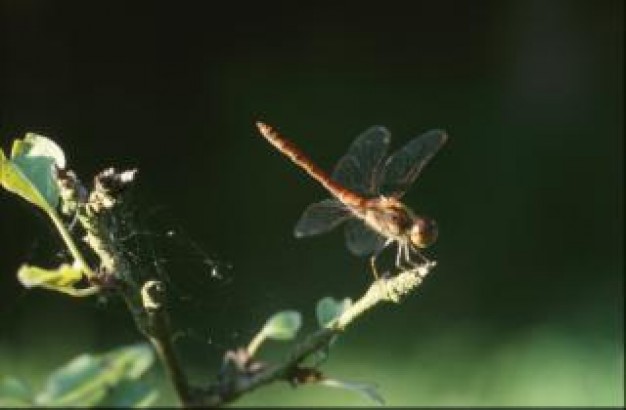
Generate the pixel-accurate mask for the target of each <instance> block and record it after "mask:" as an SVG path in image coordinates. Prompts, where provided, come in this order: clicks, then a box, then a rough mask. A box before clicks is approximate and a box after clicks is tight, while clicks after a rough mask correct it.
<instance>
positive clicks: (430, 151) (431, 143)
mask: <svg viewBox="0 0 626 410" xmlns="http://www.w3.org/2000/svg"><path fill="white" fill-rule="evenodd" d="M447 138H448V137H447V135H446V133H445V132H444V131H443V130H431V131H428V132H426V133H424V134H422V135H420V136H418V137H416V138H414V139H413V140H412V141H410V142H409V143H408V144H406V145H405V146H404V147H403V148H401V149H399V150H398V151H396V152H395V153H394V154H393V155H391V156H390V157H389V158H388V159H387V161H385V165H384V167H383V171H382V174H381V179H380V183H379V184H378V185H380V191H379V193H380V194H383V195H387V196H395V197H398V198H399V197H401V196H402V195H404V193H405V192H406V190H407V189H408V188H409V187H410V186H411V184H412V183H413V182H414V181H415V179H416V178H417V176H418V175H419V174H420V172H421V171H422V169H424V167H425V166H426V164H428V162H429V161H430V160H431V158H432V157H433V156H434V155H435V154H436V153H437V151H439V148H441V146H442V145H443V144H444V143H445V142H446V140H447Z"/></svg>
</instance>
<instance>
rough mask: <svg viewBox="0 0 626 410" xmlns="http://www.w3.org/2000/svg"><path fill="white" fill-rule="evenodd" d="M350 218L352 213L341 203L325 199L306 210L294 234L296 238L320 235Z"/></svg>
mask: <svg viewBox="0 0 626 410" xmlns="http://www.w3.org/2000/svg"><path fill="white" fill-rule="evenodd" d="M350 217H352V213H351V212H350V210H348V208H346V207H345V206H344V205H343V204H342V203H341V202H339V201H338V200H336V199H325V200H323V201H320V202H316V203H313V204H311V205H309V206H308V207H307V208H306V209H305V210H304V212H303V213H302V216H301V217H300V219H299V220H298V222H297V223H296V226H295V228H294V231H293V232H294V235H295V236H296V238H302V237H304V236H311V235H318V234H321V233H324V232H328V231H330V230H331V229H333V228H335V227H336V226H338V225H339V224H341V223H342V222H344V221H345V220H347V219H349V218H350Z"/></svg>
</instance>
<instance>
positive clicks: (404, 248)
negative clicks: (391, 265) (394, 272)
mask: <svg viewBox="0 0 626 410" xmlns="http://www.w3.org/2000/svg"><path fill="white" fill-rule="evenodd" d="M409 249H410V248H409V244H408V243H404V242H400V243H398V253H396V268H398V269H399V270H400V271H406V270H411V269H413V268H414V266H413V263H412V262H411V258H410V251H409ZM405 263H408V265H406V264H405Z"/></svg>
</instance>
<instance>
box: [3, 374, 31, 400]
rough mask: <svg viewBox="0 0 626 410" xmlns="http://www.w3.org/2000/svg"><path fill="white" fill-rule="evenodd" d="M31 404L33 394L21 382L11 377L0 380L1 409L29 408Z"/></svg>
mask: <svg viewBox="0 0 626 410" xmlns="http://www.w3.org/2000/svg"><path fill="white" fill-rule="evenodd" d="M32 404H33V394H32V392H31V391H30V389H29V388H28V386H27V385H26V384H25V383H24V382H23V381H22V380H20V379H17V378H15V377H13V376H3V377H2V378H0V406H1V407H25V406H29V407H30V406H32Z"/></svg>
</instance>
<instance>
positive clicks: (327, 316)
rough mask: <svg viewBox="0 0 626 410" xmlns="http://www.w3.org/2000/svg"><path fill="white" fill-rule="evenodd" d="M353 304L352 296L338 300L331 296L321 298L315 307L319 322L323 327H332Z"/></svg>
mask: <svg viewBox="0 0 626 410" xmlns="http://www.w3.org/2000/svg"><path fill="white" fill-rule="evenodd" d="M351 305H352V300H351V299H350V298H345V299H344V300H342V301H338V300H335V299H334V298H332V297H330V296H326V297H324V298H322V299H320V300H319V302H317V306H316V307H315V314H316V316H317V322H318V323H319V325H320V326H321V327H330V326H331V325H332V324H333V322H334V321H335V320H336V319H337V318H338V317H339V316H340V315H341V314H342V313H343V312H344V311H345V310H346V309H348V308H349V307H350V306H351Z"/></svg>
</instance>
